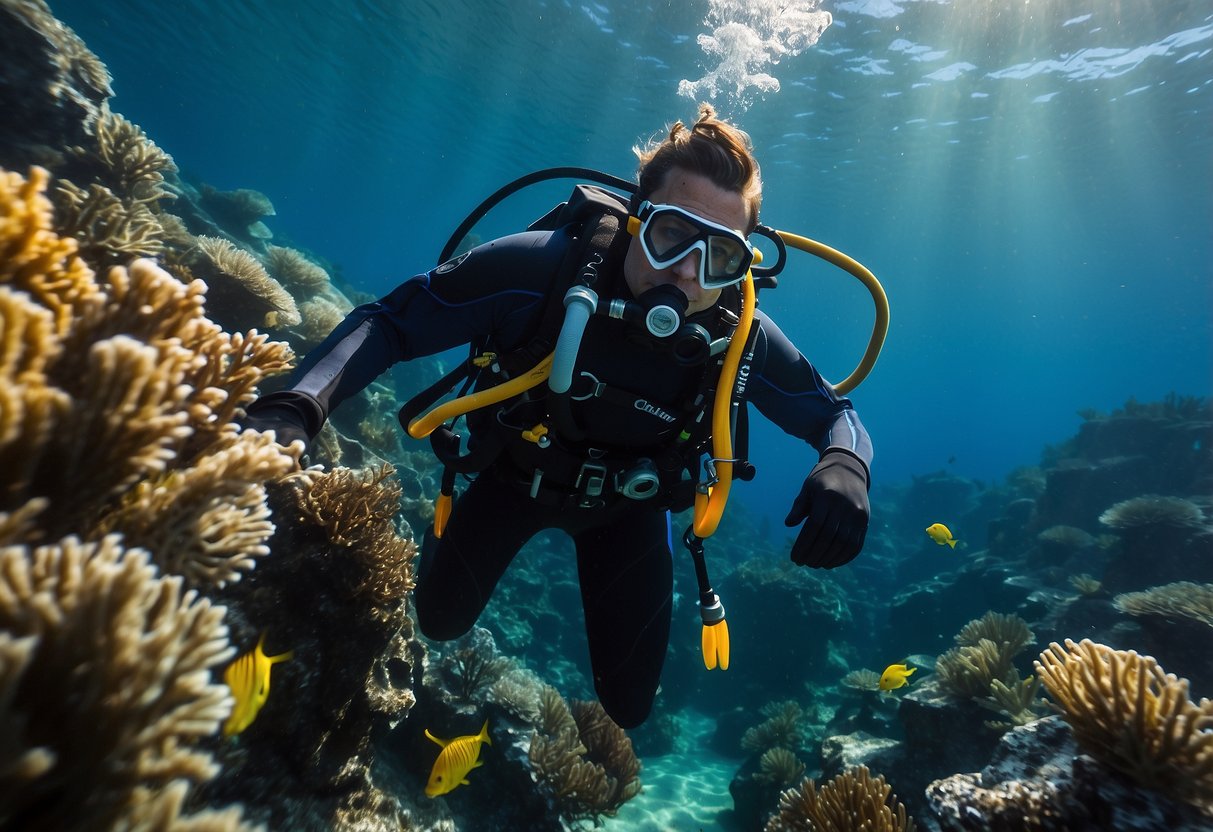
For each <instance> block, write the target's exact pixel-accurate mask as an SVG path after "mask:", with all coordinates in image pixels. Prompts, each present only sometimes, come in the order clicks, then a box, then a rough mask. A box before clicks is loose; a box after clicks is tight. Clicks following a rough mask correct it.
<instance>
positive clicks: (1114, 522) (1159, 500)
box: [1099, 494, 1204, 531]
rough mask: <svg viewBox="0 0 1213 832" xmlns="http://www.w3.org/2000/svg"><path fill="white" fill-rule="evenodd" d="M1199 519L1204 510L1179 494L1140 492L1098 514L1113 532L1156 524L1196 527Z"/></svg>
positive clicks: (1101, 520) (1201, 519)
mask: <svg viewBox="0 0 1213 832" xmlns="http://www.w3.org/2000/svg"><path fill="white" fill-rule="evenodd" d="M1203 521H1204V512H1203V511H1201V510H1200V506H1198V505H1196V503H1194V502H1192V501H1191V500H1185V499H1183V498H1182V497H1163V496H1159V495H1158V494H1143V495H1142V496H1140V497H1134V498H1133V499H1131V500H1124V501H1122V502H1119V503H1116V504H1115V505H1114V506H1112V507H1111V508H1109V509H1108V510H1107V511H1105V512H1104V513H1103V514H1101V515H1099V522H1100V523H1103V524H1104V525H1105V526H1107V527H1108V528H1110V529H1115V530H1117V531H1128V530H1132V529H1141V528H1152V527H1156V526H1174V527H1179V528H1184V527H1190V526H1199V525H1200V524H1201V523H1202V522H1203Z"/></svg>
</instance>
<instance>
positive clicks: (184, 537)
mask: <svg viewBox="0 0 1213 832" xmlns="http://www.w3.org/2000/svg"><path fill="white" fill-rule="evenodd" d="M297 464H298V463H297V460H296V459H295V458H294V457H293V456H289V455H287V454H284V453H282V449H281V448H280V447H279V446H278V445H276V444H275V443H274V442H273V441H272V440H271V439H270V438H269V437H267V436H262V435H261V434H258V433H254V432H252V431H246V432H244V433H241V434H236V433H235V432H234V431H228V432H227V433H226V434H225V436H224V438H223V441H221V442H217V443H216V444H215V446H213V447H212V448H211V449H210V452H209V453H208V454H207V455H206V456H205V457H203V458H201V459H200V460H199V461H198V464H196V465H194V466H193V467H190V468H186V469H184V470H178V471H171V472H169V473H168V474H167V475H165V476H162V477H157V478H155V479H152V480H145V481H143V482H141V483H139V484H138V485H137V486H136V487H135V488H134V489H132V490H131V491H129V492H127V494H126V495H125V496H124V497H123V498H122V500H121V502H120V504H119V507H118V508H117V509H116V510H115V511H112V512H110V513H109V514H108V515H106V517H105V518H104V519H103V521H102V523H101V526H100V529H101V531H103V532H113V531H118V532H122V533H123V535H124V536H125V539H126V542H127V544H128V545H135V546H142V547H145V548H147V549H149V550H150V551H151V552H153V553H154V557H155V558H156V561H157V563H159V565H160V566H161V567H162V568H163V569H164V570H165V571H167V572H170V573H173V574H177V575H184V576H185V577H186V579H187V580H188V581H190V583H192V584H201V585H217V586H223V585H224V584H225V583H227V582H229V581H238V580H240V577H241V573H242V572H247V571H248V570H250V569H252V568H253V566H254V564H255V558H258V557H262V556H264V555H267V554H269V546H268V545H267V543H268V542H269V539H270V536H271V535H272V534H273V533H274V524H273V523H271V522H270V511H269V508H268V506H267V505H266V492H265V486H264V485H263V483H265V482H266V481H268V480H272V479H277V478H278V477H282V476H285V475H286V474H288V473H290V472H291V471H292V470H293V469H294V468H295V467H296V466H297Z"/></svg>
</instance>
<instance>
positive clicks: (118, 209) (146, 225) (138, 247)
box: [58, 180, 164, 264]
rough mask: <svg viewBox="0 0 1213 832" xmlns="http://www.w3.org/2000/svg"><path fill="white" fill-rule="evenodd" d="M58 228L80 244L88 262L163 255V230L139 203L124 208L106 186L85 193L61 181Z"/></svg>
mask: <svg viewBox="0 0 1213 832" xmlns="http://www.w3.org/2000/svg"><path fill="white" fill-rule="evenodd" d="M58 193H59V204H60V207H61V210H60V212H59V225H60V228H61V229H62V231H63V233H64V234H65V235H67V236H71V237H74V238H75V239H76V240H78V241H79V243H80V251H81V253H82V254H83V255H84V256H86V257H87V258H88V259H89V260H90V261H91V262H93V263H97V264H102V263H107V264H108V263H116V262H118V261H119V260H121V261H126V260H128V259H130V258H133V257H155V256H157V255H160V254H163V253H164V242H163V239H162V238H163V236H164V229H163V228H162V227H161V225H160V222H159V221H158V220H157V219H156V215H155V214H153V213H152V211H151V209H150V208H148V207H147V205H145V204H143V203H142V202H135V203H132V204H131V205H129V206H128V205H126V204H124V203H123V202H122V200H120V199H119V198H118V197H117V196H115V195H114V193H113V192H112V191H111V190H110V189H109V188H106V187H103V186H101V185H97V184H93V185H90V186H89V188H88V190H87V191H86V190H84V189H83V188H80V187H77V186H76V185H74V184H72V183H71V182H68V181H66V180H62V181H60V182H59V185H58Z"/></svg>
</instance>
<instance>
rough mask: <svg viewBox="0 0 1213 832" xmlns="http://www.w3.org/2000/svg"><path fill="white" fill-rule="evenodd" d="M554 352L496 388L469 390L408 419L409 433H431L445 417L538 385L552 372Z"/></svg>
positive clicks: (454, 415)
mask: <svg viewBox="0 0 1213 832" xmlns="http://www.w3.org/2000/svg"><path fill="white" fill-rule="evenodd" d="M555 354H556V353H555V352H551V353H548V356H547V358H545V359H543V360H542V361H540V362H539V363H538V364H536V365H535V366H534V367H532V368H531V369H529V370H527V371H526V372H525V373H523V374H522V375H520V376H516V377H514V378H512V379H510V380H509V381H507V382H504V383H502V384H498V385H497V386H496V387H490V388H488V389H487V390H480V391H478V392H476V393H470V394H468V395H466V396H460V397H459V398H457V399H452V400H451V401H449V402H446V403H445V404H440V405H438V407H435V408H434V409H433V410H431V411H430V412H429V413H426V414H424V415H422V416H418V417H417V418H416V419H414V420H413V421H411V422H409V436H411V437H413V438H414V439H424V438H425V437H427V436H429V435H430V434H431V433H433V432H434V429H435V428H436V427H438V426H439V425H441V424H442V423H443V422H445V421H446V420H447V419H453V418H455V417H456V416H462V415H463V414H465V413H470V412H471V411H473V410H475V409H477V408H479V407H486V406H488V405H490V404H496V403H497V402H500V401H504V400H506V399H508V398H510V397H511V396H517V395H518V394H519V393H523V392H525V391H527V390H530V389H531V388H532V387H535V386H536V385H538V384H541V383H542V382H543V381H544V380H545V379H547V377H548V375H549V374H550V373H551V372H552V357H553V356H554V355H555Z"/></svg>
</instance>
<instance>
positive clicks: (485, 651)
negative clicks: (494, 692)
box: [442, 627, 511, 702]
mask: <svg viewBox="0 0 1213 832" xmlns="http://www.w3.org/2000/svg"><path fill="white" fill-rule="evenodd" d="M510 664H511V663H510V660H509V659H507V658H504V657H502V656H498V655H497V646H496V645H495V644H494V643H493V636H492V634H491V633H490V632H489V631H488V630H486V629H484V628H483V627H474V628H473V629H472V631H471V632H470V633H468V634H467V635H465V636H463V638H461V639H459V640H458V641H456V642H455V643H454V644H453V645H452V646H451V648H450V649H449V650H448V651H446V655H445V656H444V657H443V662H442V666H443V669H444V670H445V671H446V674H447V675H448V676H449V677H450V678H451V680H452V681H453V683H454V686H453V687H454V692H455V693H456V694H457V695H458V696H459V697H460V698H461V699H463V700H464V701H466V702H471V701H473V700H475V699H477V698H479V697H481V696H483V695H485V694H486V693H487V690H488V688H490V687H491V686H492V685H493V684H494V683H496V682H497V681H498V680H500V679H501V677H502V676H503V675H504V674H505V672H506V670H508V669H509V667H510Z"/></svg>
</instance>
